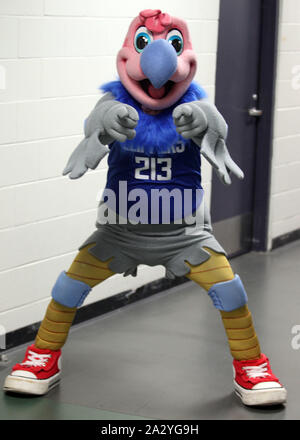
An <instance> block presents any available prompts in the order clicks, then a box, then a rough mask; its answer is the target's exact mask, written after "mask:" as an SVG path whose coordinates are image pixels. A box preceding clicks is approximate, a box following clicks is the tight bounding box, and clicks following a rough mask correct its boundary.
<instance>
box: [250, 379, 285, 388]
mask: <svg viewBox="0 0 300 440" xmlns="http://www.w3.org/2000/svg"><path fill="white" fill-rule="evenodd" d="M270 388H273V389H274V388H282V385H280V383H279V382H271V381H270V382H260V383H257V384H256V385H254V387H253V388H252V390H266V389H270Z"/></svg>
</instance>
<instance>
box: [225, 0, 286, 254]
mask: <svg viewBox="0 0 300 440" xmlns="http://www.w3.org/2000/svg"><path fill="white" fill-rule="evenodd" d="M221 1H222V0H221ZM279 11H280V0H262V15H261V37H260V57H259V58H260V66H259V85H258V93H259V105H260V106H261V107H262V108H263V109H264V114H263V116H262V117H261V118H260V120H259V121H258V125H257V140H256V152H257V154H256V160H255V170H256V173H255V187H254V205H253V234H252V247H253V250H255V251H267V250H268V232H269V231H268V230H269V211H270V196H271V174H272V154H273V126H274V109H275V88H276V73H277V49H278V28H279Z"/></svg>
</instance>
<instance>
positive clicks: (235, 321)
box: [187, 248, 261, 360]
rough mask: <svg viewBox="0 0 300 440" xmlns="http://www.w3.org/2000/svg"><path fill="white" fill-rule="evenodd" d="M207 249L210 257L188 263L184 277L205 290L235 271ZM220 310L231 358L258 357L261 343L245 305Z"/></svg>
mask: <svg viewBox="0 0 300 440" xmlns="http://www.w3.org/2000/svg"><path fill="white" fill-rule="evenodd" d="M206 250H207V251H208V252H209V253H210V254H211V257H210V258H209V259H208V260H207V261H205V262H204V263H202V264H200V265H199V266H192V265H191V264H189V266H190V268H191V271H190V273H189V274H188V275H187V277H188V278H189V279H191V280H192V281H195V282H196V283H197V284H199V285H200V286H201V287H203V289H205V290H206V291H208V290H209V289H210V288H211V287H212V286H213V285H214V284H217V283H221V282H225V281H230V280H232V279H233V278H234V273H233V271H232V268H231V266H230V263H229V261H228V260H227V258H226V257H225V255H223V254H219V253H217V252H214V251H213V250H211V249H208V248H206ZM220 313H221V317H222V321H223V324H224V328H225V331H226V334H227V337H228V343H229V347H230V351H231V354H232V356H233V357H234V359H236V360H246V359H256V358H259V357H260V354H261V352H260V346H259V342H258V338H257V336H256V333H255V329H254V326H253V320H252V315H251V312H250V311H249V309H248V306H247V305H245V306H243V307H240V308H238V309H236V310H233V311H232V312H223V311H220Z"/></svg>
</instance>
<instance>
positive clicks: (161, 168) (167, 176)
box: [134, 156, 172, 180]
mask: <svg viewBox="0 0 300 440" xmlns="http://www.w3.org/2000/svg"><path fill="white" fill-rule="evenodd" d="M135 163H136V164H137V165H140V166H139V167H137V168H136V169H135V172H134V177H135V179H142V180H171V179H172V158H171V157H164V158H162V157H141V156H136V157H135ZM142 173H144V174H142Z"/></svg>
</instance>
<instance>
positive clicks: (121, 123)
mask: <svg viewBox="0 0 300 440" xmlns="http://www.w3.org/2000/svg"><path fill="white" fill-rule="evenodd" d="M138 120H139V115H138V112H137V111H136V110H135V109H134V108H133V107H131V106H130V105H128V104H122V103H118V104H116V105H114V106H112V107H111V108H110V109H109V110H108V111H107V113H105V115H104V117H103V122H102V123H103V130H104V133H101V134H102V135H104V136H105V138H107V137H109V138H111V139H112V141H118V142H125V141H126V140H127V139H133V138H134V137H135V134H136V133H135V130H134V128H135V127H136V126H137V123H138ZM100 139H101V137H100Z"/></svg>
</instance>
